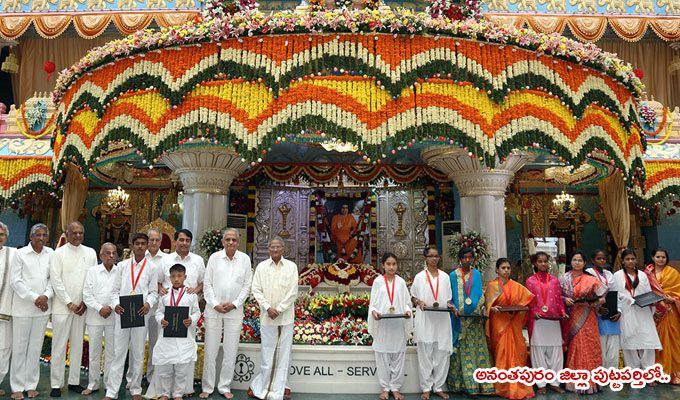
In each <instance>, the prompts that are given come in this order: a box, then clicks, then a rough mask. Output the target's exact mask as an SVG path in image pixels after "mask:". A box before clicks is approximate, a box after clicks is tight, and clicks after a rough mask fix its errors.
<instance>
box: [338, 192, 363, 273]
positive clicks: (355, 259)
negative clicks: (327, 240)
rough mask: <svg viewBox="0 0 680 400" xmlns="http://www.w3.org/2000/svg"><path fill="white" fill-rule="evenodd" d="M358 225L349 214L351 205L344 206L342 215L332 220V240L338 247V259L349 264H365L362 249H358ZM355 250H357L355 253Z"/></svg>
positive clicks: (341, 209) (341, 211) (341, 210)
mask: <svg viewBox="0 0 680 400" xmlns="http://www.w3.org/2000/svg"><path fill="white" fill-rule="evenodd" d="M357 229H358V224H357V221H356V219H355V218H354V215H352V214H351V213H350V212H349V204H346V203H345V204H343V205H342V207H341V208H340V213H339V214H335V215H334V216H333V219H331V240H332V241H333V243H335V245H336V249H337V259H338V260H340V259H343V260H345V261H346V262H349V263H358V264H361V263H362V262H363V259H364V257H363V252H362V249H360V248H357V245H358V240H357V237H356V236H357ZM354 250H357V252H356V253H354Z"/></svg>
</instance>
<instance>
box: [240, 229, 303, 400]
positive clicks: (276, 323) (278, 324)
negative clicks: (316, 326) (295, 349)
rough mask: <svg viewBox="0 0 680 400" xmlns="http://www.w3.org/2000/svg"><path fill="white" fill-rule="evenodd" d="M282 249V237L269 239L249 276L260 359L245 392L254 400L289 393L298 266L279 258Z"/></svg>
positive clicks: (272, 399)
mask: <svg viewBox="0 0 680 400" xmlns="http://www.w3.org/2000/svg"><path fill="white" fill-rule="evenodd" d="M283 250H284V242H283V239H281V238H278V237H276V238H274V239H272V240H270V241H269V258H268V259H266V260H264V261H262V262H261V263H259V264H258V265H257V268H256V269H255V274H254V275H253V287H252V290H253V297H255V300H257V303H258V304H259V305H260V337H261V342H262V350H261V351H262V360H261V368H260V373H259V374H258V375H257V376H256V377H255V378H254V379H253V381H252V382H251V383H250V389H249V390H248V394H249V395H252V396H253V397H256V398H258V399H266V400H281V399H283V398H284V397H286V398H287V397H288V396H289V394H288V393H286V382H287V380H288V369H289V367H290V351H291V349H292V346H293V322H294V319H295V299H297V295H298V269H297V265H295V263H294V262H292V261H289V260H286V259H285V258H283ZM274 357H276V359H274Z"/></svg>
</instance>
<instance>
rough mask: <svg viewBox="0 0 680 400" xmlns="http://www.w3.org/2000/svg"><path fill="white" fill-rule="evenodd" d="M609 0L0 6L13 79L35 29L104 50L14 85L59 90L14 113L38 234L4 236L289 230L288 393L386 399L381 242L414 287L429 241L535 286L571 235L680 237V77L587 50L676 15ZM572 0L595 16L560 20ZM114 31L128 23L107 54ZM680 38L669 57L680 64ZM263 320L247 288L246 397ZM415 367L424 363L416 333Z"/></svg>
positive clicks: (1, 123) (97, 239) (19, 188)
mask: <svg viewBox="0 0 680 400" xmlns="http://www.w3.org/2000/svg"><path fill="white" fill-rule="evenodd" d="M577 3H578V2H577ZM611 3H612V5H611V7H610V3H609V2H603V3H602V4H604V5H605V6H603V5H600V4H599V3H598V5H589V4H585V3H583V4H581V3H578V4H576V5H572V4H571V3H569V2H564V4H562V3H560V2H557V3H555V4H556V6H555V9H554V10H553V9H552V8H548V7H547V6H546V4H545V3H540V4H538V3H536V2H534V3H531V2H524V3H522V4H519V3H517V2H508V3H507V4H506V3H505V2H503V1H501V2H498V1H490V2H486V3H484V4H482V3H478V2H476V1H466V2H464V3H459V2H445V1H432V2H427V4H425V3H423V4H420V3H418V4H414V5H413V6H412V7H404V6H410V5H411V4H406V3H404V4H396V3H390V2H388V3H387V4H385V3H383V2H380V1H362V2H353V3H352V2H334V3H333V4H331V2H321V1H310V2H309V3H307V2H302V3H301V4H297V3H295V4H290V7H287V8H285V7H284V8H282V9H281V10H279V9H278V8H277V7H272V6H271V4H269V5H268V3H264V4H263V6H262V7H258V5H257V4H256V3H254V2H252V1H241V2H217V1H215V2H208V3H207V4H206V5H204V6H197V5H195V4H194V3H193V2H188V3H186V4H184V3H180V2H176V3H175V5H174V7H175V8H176V10H173V11H172V12H151V11H150V9H155V10H156V11H157V9H162V8H163V7H161V6H158V7H156V8H154V7H152V6H153V5H149V4H146V3H145V4H144V5H143V6H148V7H149V9H144V11H149V12H145V13H135V12H132V11H125V12H122V10H121V9H122V8H123V6H120V7H121V9H116V8H115V7H118V5H114V4H112V3H102V4H101V7H100V9H98V11H97V12H95V13H90V14H87V15H85V11H86V10H84V9H83V5H84V3H77V4H76V3H74V4H70V5H69V4H65V5H64V7H65V8H63V9H62V8H59V10H70V9H72V10H71V11H74V14H73V15H71V14H69V15H66V13H64V14H63V15H60V14H59V13H56V14H50V15H49V16H48V15H37V14H32V15H30V16H29V15H19V11H21V10H24V9H25V8H26V7H27V6H29V7H34V6H35V7H38V6H36V3H35V1H34V2H29V3H27V4H25V3H22V2H19V3H17V4H15V5H13V8H11V11H13V12H15V14H12V15H10V16H7V17H6V16H0V33H1V34H2V35H3V37H5V39H6V43H7V46H6V47H5V50H4V53H3V54H6V56H5V57H6V59H5V61H4V63H7V64H4V63H3V70H4V69H7V70H15V69H16V70H17V71H18V70H19V67H17V68H15V67H14V66H15V65H18V64H17V56H16V54H17V49H16V48H17V47H19V48H21V46H22V44H21V42H22V35H23V34H24V32H25V31H26V29H28V26H29V25H30V24H32V25H33V27H34V28H33V29H35V30H36V31H37V32H38V33H39V34H41V35H42V36H43V37H45V39H40V40H57V38H58V37H60V35H62V34H66V35H68V34H69V32H70V31H73V32H75V34H77V35H80V36H81V37H87V38H89V39H87V40H91V41H92V46H87V51H84V52H83V54H80V55H79V57H78V58H76V59H73V60H72V62H70V63H69V64H68V65H59V67H58V68H57V67H56V66H55V63H54V62H53V61H51V59H48V60H43V61H41V63H40V65H39V68H40V69H41V70H42V72H43V73H44V75H45V76H42V75H41V76H40V78H41V80H40V83H36V84H35V85H36V86H30V85H29V84H28V83H23V84H22V83H20V84H19V87H20V88H21V87H23V86H27V87H33V88H34V87H38V86H39V85H43V84H42V80H43V79H44V78H45V77H47V79H48V80H47V82H49V86H50V90H53V91H52V92H50V93H47V92H44V91H42V92H41V91H38V92H34V93H33V94H32V95H31V94H28V95H26V93H21V90H18V91H17V93H20V94H19V95H18V96H24V97H26V98H25V99H22V100H20V101H17V102H16V104H13V105H11V106H10V107H9V109H8V111H9V112H8V113H6V114H5V113H4V112H0V139H1V141H0V145H2V148H0V171H2V175H0V176H1V178H2V180H1V183H2V187H0V197H1V200H2V204H3V206H4V207H5V209H4V213H3V214H2V218H4V219H3V221H5V220H8V221H10V222H11V224H14V225H13V226H16V227H18V229H13V232H21V227H22V226H23V231H24V232H23V233H24V237H20V236H21V233H19V237H12V238H11V240H13V241H16V242H15V243H16V244H17V245H21V244H23V241H24V239H25V232H26V231H27V228H28V226H29V224H28V221H45V222H47V223H48V225H49V226H50V227H51V229H52V230H53V231H54V232H56V233H57V234H56V235H54V236H55V238H56V237H58V234H59V233H61V232H62V231H63V230H64V229H65V226H66V223H68V221H72V220H80V221H82V222H83V223H84V225H85V230H86V232H87V233H86V239H85V243H86V244H88V245H90V246H93V247H95V248H98V247H99V244H100V243H101V242H103V241H111V242H113V243H115V244H116V245H117V246H118V248H119V251H120V254H121V255H122V256H123V257H125V256H126V251H129V250H128V246H129V244H128V241H129V237H130V235H131V234H133V233H134V232H137V231H145V230H148V229H149V228H150V227H155V228H157V229H159V230H160V231H161V232H162V233H163V244H162V248H163V249H164V251H168V252H170V251H172V246H173V243H172V240H171V238H172V235H173V233H174V232H175V231H176V229H179V228H182V227H183V228H188V229H190V230H191V231H192V232H193V233H194V242H193V246H194V248H193V250H194V251H195V252H197V253H199V254H201V255H202V256H204V257H206V259H207V256H209V254H211V253H212V252H214V251H216V250H218V249H220V248H221V243H220V239H221V232H222V230H223V229H224V228H226V227H232V228H236V229H238V230H239V231H240V232H241V237H242V240H241V246H242V250H243V251H245V252H247V253H248V254H249V255H250V256H251V258H252V260H253V262H254V263H257V262H260V261H262V260H264V259H266V258H267V257H268V250H267V244H268V242H269V241H270V240H271V239H272V238H274V237H280V238H282V239H283V240H284V242H285V244H286V250H285V251H286V252H285V257H286V258H288V259H291V260H293V261H294V262H295V263H296V264H297V265H298V267H299V274H300V280H299V284H300V287H301V291H302V292H304V293H305V295H304V296H302V297H301V298H300V299H299V300H298V304H297V306H296V325H295V336H294V341H295V343H296V349H295V352H296V362H297V364H295V365H293V367H292V368H293V370H292V372H291V375H292V378H291V382H292V385H293V386H294V390H296V391H309V392H314V391H317V392H318V391H325V390H327V388H328V385H336V386H334V387H336V388H337V390H343V391H347V390H350V391H357V392H366V391H371V390H372V388H373V386H372V385H375V382H374V381H375V379H374V376H373V375H371V374H369V372H370V368H375V367H374V366H372V365H373V364H372V363H373V359H372V353H370V348H368V347H366V346H367V345H369V344H370V343H371V340H372V339H371V338H370V335H368V333H367V330H366V322H365V320H366V312H367V302H368V298H367V292H368V291H369V290H370V286H371V284H372V282H373V279H375V277H376V276H377V275H378V274H379V258H380V256H381V255H382V254H384V253H385V252H388V251H390V252H393V253H395V254H396V255H397V257H398V259H399V273H400V274H401V275H402V276H404V277H405V278H406V279H407V281H409V280H410V278H411V277H412V276H413V275H414V274H415V273H417V272H418V271H419V270H421V269H422V267H423V257H422V252H423V249H425V248H426V247H427V246H428V245H436V246H438V247H439V248H440V249H442V253H443V255H444V258H443V262H442V267H443V269H444V270H447V271H449V270H451V269H452V268H454V267H455V263H456V260H455V259H454V257H452V255H454V254H455V253H456V252H457V249H458V248H460V246H461V245H463V244H465V245H473V246H475V247H476V250H477V254H478V256H479V257H478V265H477V266H478V267H479V269H481V270H483V271H484V273H485V278H487V279H489V278H491V277H493V276H494V271H493V268H488V266H489V265H491V264H493V263H494V262H495V260H496V259H497V258H498V257H505V256H509V257H510V258H511V259H512V260H513V261H517V262H518V266H520V267H519V268H516V269H515V273H516V274H518V278H519V279H520V280H521V279H522V278H523V277H525V276H527V275H528V273H529V272H530V266H529V265H528V264H527V260H528V256H529V255H530V254H533V253H534V252H535V251H536V250H537V249H547V248H548V247H549V248H550V249H553V250H554V255H555V258H554V261H555V266H554V267H555V268H557V269H556V270H555V271H556V272H557V271H560V268H564V262H565V256H566V254H570V253H571V252H573V251H574V250H576V249H585V250H586V251H592V250H594V249H595V248H605V249H608V250H609V252H610V254H612V258H614V257H615V256H616V254H617V253H618V251H619V250H620V249H621V248H623V247H625V246H632V247H634V248H635V249H637V250H638V252H639V254H645V251H648V250H649V249H650V248H651V247H653V246H654V245H657V244H663V243H664V241H666V242H672V241H673V240H677V238H668V237H665V236H664V235H663V234H662V232H661V231H662V229H659V227H660V226H662V225H664V224H671V225H672V224H674V223H677V222H673V221H674V220H673V216H674V214H675V213H676V209H677V208H680V201H677V200H675V198H674V196H676V195H677V194H680V165H679V164H678V160H679V159H680V153H679V152H678V151H679V150H680V147H678V146H680V125H679V124H680V111H678V109H677V106H678V105H680V99H678V98H677V97H676V96H675V94H673V93H675V92H674V91H673V90H672V89H671V87H674V86H673V85H675V84H676V83H673V82H675V81H674V80H673V77H674V78H675V80H677V74H675V75H673V74H674V72H669V75H670V76H671V77H672V78H669V79H668V80H666V81H664V82H665V84H663V85H662V84H659V83H658V82H657V81H656V80H655V77H651V78H650V77H649V76H646V75H645V73H644V72H643V70H641V69H639V68H635V67H634V66H633V65H631V64H630V63H629V62H628V61H631V60H627V59H622V58H619V56H617V55H616V54H614V53H613V52H609V51H605V50H603V49H602V48H601V47H599V46H598V45H596V44H593V43H591V42H593V41H597V40H600V39H601V38H603V37H604V38H605V39H609V40H615V41H618V42H620V41H621V40H630V41H637V40H641V39H642V40H655V41H661V40H671V41H672V40H677V38H678V37H679V36H678V32H677V31H678V28H679V27H680V24H679V21H680V20H678V19H676V18H675V16H674V13H675V11H676V10H675V9H673V8H672V7H673V6H672V4H671V3H663V2H661V1H659V2H657V3H658V4H657V3H655V5H654V7H653V9H654V12H656V13H657V14H655V15H656V16H657V18H651V17H649V15H646V14H644V13H642V12H641V10H639V9H638V8H639V7H638V6H628V7H623V9H621V8H620V7H618V6H615V5H613V2H611ZM532 4H533V8H532ZM537 4H538V7H539V9H537ZM551 4H552V3H551ZM5 5H6V6H7V4H5ZM10 5H12V4H10ZM399 5H400V6H399ZM53 6H55V7H56V5H53V4H52V3H50V4H46V5H44V7H43V8H41V10H44V11H46V10H48V9H49V10H50V11H53V10H52V8H54V7H53ZM268 6H269V7H270V8H273V9H276V11H273V12H269V11H268V9H267V7H268ZM562 6H564V7H562ZM572 6H573V7H576V8H575V9H574V10H572V9H569V11H573V12H574V13H578V12H583V13H586V12H587V13H589V14H592V15H589V16H587V17H584V16H576V17H564V16H562V15H561V13H563V12H564V11H566V10H567V8H566V7H572ZM45 7H46V8H45ZM59 7H61V5H60V6H59ZM541 7H543V8H541ZM617 7H618V8H617ZM640 7H642V6H640ZM142 8H143V7H142ZM31 10H33V8H31ZM36 10H37V9H36ZM645 10H646V9H645ZM645 10H642V11H645ZM90 11H91V10H90ZM528 11H531V13H528ZM557 11H560V12H557ZM614 11H616V13H618V14H617V15H613V12H614ZM79 12H80V13H79ZM558 14H560V15H558ZM619 14H630V15H628V16H627V17H626V18H623V17H620V15H619ZM643 14H644V15H643ZM109 24H113V25H115V27H116V29H117V30H118V31H119V32H120V33H121V34H125V35H127V36H124V37H120V36H121V35H116V37H112V38H108V37H107V40H105V41H98V42H97V43H96V44H97V46H95V45H94V44H95V41H96V40H97V39H96V37H97V36H98V35H99V34H104V33H105V28H106V27H107V26H108V25H109ZM148 26H151V27H152V28H153V29H144V28H147V27H148ZM566 27H568V28H569V32H567V30H566ZM648 31H649V33H647V32H648ZM64 32H66V33H64ZM612 32H613V33H612ZM562 33H565V36H562V35H561V34H562ZM645 34H646V35H647V36H646V37H645V38H644V39H643V36H644V35H645ZM616 35H619V36H621V37H623V39H618V36H616ZM655 35H656V36H655ZM649 36H654V38H653V39H649ZM50 38H51V39H50ZM612 38H613V39H612ZM10 40H11V41H12V42H10ZM17 41H18V42H17ZM618 42H617V45H618V44H620V43H618ZM88 43H89V42H88ZM24 46H25V47H24V48H23V49H24V54H30V52H29V51H28V49H29V45H28V44H26V45H24ZM608 46H609V45H608ZM610 47H611V46H610ZM610 49H611V48H610ZM674 51H675V48H673V50H671V51H670V53H669V54H671V56H670V58H669V60H671V59H672V60H673V61H672V62H671V63H670V65H669V66H668V68H669V71H670V70H671V69H672V68H676V69H675V70H673V71H676V70H680V67H678V65H680V61H677V64H676V61H675V59H674V58H673V57H675V54H674V53H673V52H674ZM664 54H666V53H664ZM22 57H23V56H22ZM22 60H24V59H23V58H22ZM0 61H2V59H0ZM22 62H25V61H22ZM22 65H23V64H22ZM673 65H675V67H673ZM25 68H26V69H27V68H28V67H25ZM57 70H60V72H59V73H57ZM52 74H54V77H52V76H51V75H52ZM21 79H25V78H21ZM659 79H660V78H659ZM643 82H644V83H643ZM668 82H670V83H668ZM22 85H23V86H22ZM650 88H652V89H653V90H654V93H657V95H660V98H661V99H662V101H661V102H659V101H655V100H653V99H652V98H651V96H649V90H650ZM666 89H667V90H666ZM22 90H25V89H22ZM22 221H23V222H22ZM22 223H23V225H22ZM624 226H625V227H624ZM624 232H627V233H624ZM11 243H12V242H11ZM666 246H667V247H671V246H670V245H668V244H666ZM671 258H678V257H674V255H673V254H671ZM522 262H524V263H523V264H522ZM612 262H613V260H612ZM258 313H259V310H258V309H257V307H256V306H255V305H254V303H252V301H251V302H249V303H248V304H247V306H246V321H245V323H244V327H243V332H242V337H241V339H242V342H243V345H242V348H241V354H239V358H238V360H237V363H238V364H237V365H238V368H237V370H238V371H240V372H239V373H238V374H237V375H238V376H237V377H236V378H235V379H236V381H237V382H238V385H241V386H243V387H244V388H245V387H247V384H248V382H249V381H250V379H252V376H253V373H254V368H255V365H257V357H258V352H257V349H258V347H257V345H256V344H254V343H257V342H258V340H259V324H258V322H257V321H258V320H257V316H258ZM201 327H202V322H201ZM318 345H334V346H337V347H335V348H328V347H326V348H320V346H318ZM312 346H314V347H312ZM362 346H363V347H362ZM200 351H202V350H199V353H200ZM328 359H332V360H334V361H333V362H334V363H335V364H333V365H334V368H335V371H336V375H335V376H333V377H332V378H331V375H328V374H326V373H325V372H323V371H325V370H323V365H322V364H323V362H324V360H326V361H327V360H328ZM407 365H408V366H407V371H408V374H409V375H410V376H413V377H415V376H416V375H417V374H416V372H415V370H414V368H415V356H414V352H413V349H412V348H411V349H409V352H408V354H407ZM306 366H307V367H309V366H312V367H310V368H311V371H312V373H310V374H306V373H305V372H304V371H305V370H304V368H305V367H306ZM296 368H299V369H296ZM315 368H322V369H321V371H322V373H320V374H317V377H316V378H314V379H312V378H309V376H310V375H311V376H313V375H314V373H313V371H315ZM354 368H360V369H359V370H355V369H354ZM363 368H368V370H365V369H363ZM408 368H410V369H408ZM198 371H200V363H199V364H197V372H198ZM296 371H297V372H296ZM356 371H362V374H363V373H364V372H366V371H368V372H366V375H362V378H360V379H359V378H356V377H357V375H356V374H357V372H356ZM374 372H375V371H373V374H374ZM329 373H330V372H329ZM196 376H197V377H199V376H200V374H198V373H197V375H196ZM350 377H353V378H350ZM363 377H366V379H365V381H364V380H362V379H364V378H363ZM350 379H351V380H352V382H354V383H355V385H353V386H352V388H347V387H346V385H345V384H346V382H347V381H348V380H350ZM357 379H358V380H357ZM416 384H417V382H415V381H412V382H411V381H409V382H407V387H408V388H407V391H417V390H418V389H417V386H416ZM343 385H344V386H343ZM409 385H410V386H409Z"/></svg>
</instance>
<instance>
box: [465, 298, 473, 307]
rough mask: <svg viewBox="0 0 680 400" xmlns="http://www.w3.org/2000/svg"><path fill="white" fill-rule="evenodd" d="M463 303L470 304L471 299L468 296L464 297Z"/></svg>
mask: <svg viewBox="0 0 680 400" xmlns="http://www.w3.org/2000/svg"><path fill="white" fill-rule="evenodd" d="M465 304H467V305H470V304H472V299H471V298H469V297H468V298H467V299H465Z"/></svg>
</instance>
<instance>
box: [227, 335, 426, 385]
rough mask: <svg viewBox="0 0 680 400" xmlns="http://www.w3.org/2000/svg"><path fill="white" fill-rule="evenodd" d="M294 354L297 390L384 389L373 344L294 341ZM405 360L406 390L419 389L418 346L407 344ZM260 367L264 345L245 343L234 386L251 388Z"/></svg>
mask: <svg viewBox="0 0 680 400" xmlns="http://www.w3.org/2000/svg"><path fill="white" fill-rule="evenodd" d="M292 358H293V360H292V362H291V366H290V370H289V374H290V377H289V379H288V386H289V387H290V388H291V390H292V391H293V393H348V394H362V393H380V387H379V386H378V378H377V377H376V371H375V369H376V366H375V356H374V354H373V350H372V349H371V347H370V346H320V345H316V346H311V345H293V357H292ZM405 363H406V365H405V372H404V375H405V379H404V386H403V388H402V392H403V393H419V392H420V388H419V382H418V359H417V357H416V348H415V347H414V346H409V347H408V348H407V350H406V361H405ZM218 365H219V364H218ZM259 367H260V345H259V344H258V343H252V344H251V343H245V344H244V343H242V344H241V345H240V346H239V354H238V356H237V359H236V366H235V369H234V382H233V384H232V388H233V389H237V390H239V389H240V390H247V389H248V386H249V385H250V381H251V380H252V379H253V378H254V377H255V375H256V374H257V373H258V372H259V369H260V368H259Z"/></svg>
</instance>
